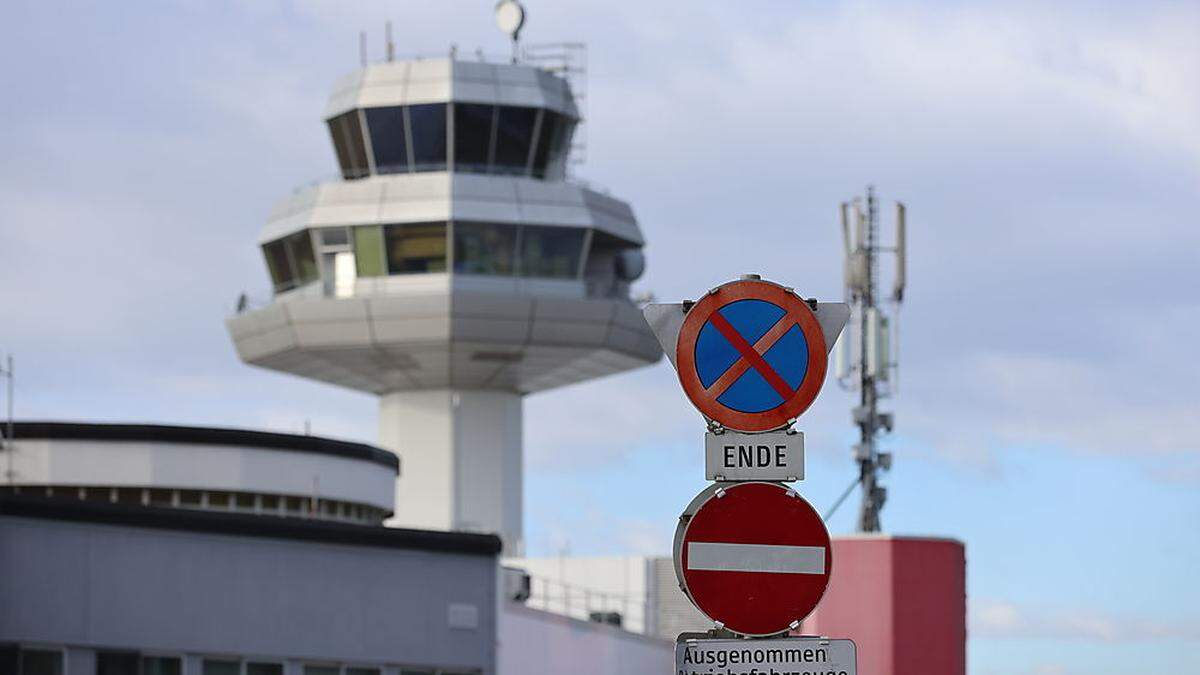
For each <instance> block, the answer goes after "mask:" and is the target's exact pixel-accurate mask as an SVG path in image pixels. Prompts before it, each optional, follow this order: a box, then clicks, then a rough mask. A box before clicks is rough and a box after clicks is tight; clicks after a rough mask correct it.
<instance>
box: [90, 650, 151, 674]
mask: <svg viewBox="0 0 1200 675" xmlns="http://www.w3.org/2000/svg"><path fill="white" fill-rule="evenodd" d="M140 665H141V658H140V656H139V655H138V653H137V652H96V675H140V673H139V670H140V668H139V666H140Z"/></svg>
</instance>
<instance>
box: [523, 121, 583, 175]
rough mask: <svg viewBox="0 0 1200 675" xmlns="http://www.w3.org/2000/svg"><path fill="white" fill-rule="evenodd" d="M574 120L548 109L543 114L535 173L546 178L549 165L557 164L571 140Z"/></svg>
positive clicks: (534, 159)
mask: <svg viewBox="0 0 1200 675" xmlns="http://www.w3.org/2000/svg"><path fill="white" fill-rule="evenodd" d="M574 124H575V123H574V122H572V121H571V120H570V119H568V118H566V117H563V116H562V115H559V114H558V113H555V112H550V111H549V110H546V111H544V112H543V114H542V128H541V130H540V131H538V140H537V150H536V151H535V153H534V156H533V175H534V176H537V177H538V178H545V177H546V171H547V169H548V168H549V167H552V166H554V165H555V164H557V163H558V162H559V161H560V160H561V158H562V156H563V154H565V153H566V150H567V146H568V145H569V144H570V142H571V132H572V131H573V130H574Z"/></svg>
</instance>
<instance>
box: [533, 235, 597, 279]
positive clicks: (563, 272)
mask: <svg viewBox="0 0 1200 675" xmlns="http://www.w3.org/2000/svg"><path fill="white" fill-rule="evenodd" d="M583 236H584V230H581V229H576V228H570V227H540V226H534V225H527V226H525V227H523V228H522V229H521V276H526V277H549V278H554V279H574V278H575V277H577V276H578V275H579V260H580V257H581V256H582V255H583Z"/></svg>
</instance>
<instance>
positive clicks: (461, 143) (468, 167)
mask: <svg viewBox="0 0 1200 675" xmlns="http://www.w3.org/2000/svg"><path fill="white" fill-rule="evenodd" d="M495 116H496V106H493V105H480V104H478V103H456V104H454V170H455V171H464V172H470V173H486V172H487V170H488V156H489V155H490V154H491V147H492V121H493V118H495Z"/></svg>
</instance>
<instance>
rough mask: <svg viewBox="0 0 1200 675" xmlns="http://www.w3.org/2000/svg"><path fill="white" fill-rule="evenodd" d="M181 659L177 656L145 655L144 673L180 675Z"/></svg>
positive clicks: (143, 662) (150, 674)
mask: <svg viewBox="0 0 1200 675" xmlns="http://www.w3.org/2000/svg"><path fill="white" fill-rule="evenodd" d="M180 671H181V667H180V660H179V657H177V656H143V657H142V675H179V673H180Z"/></svg>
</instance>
